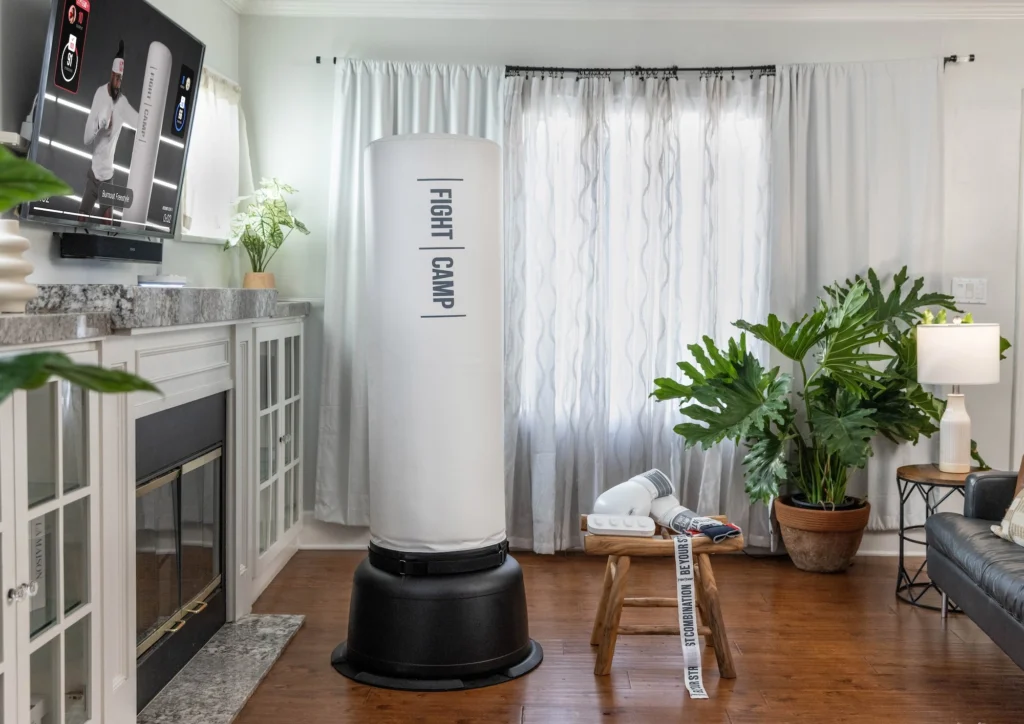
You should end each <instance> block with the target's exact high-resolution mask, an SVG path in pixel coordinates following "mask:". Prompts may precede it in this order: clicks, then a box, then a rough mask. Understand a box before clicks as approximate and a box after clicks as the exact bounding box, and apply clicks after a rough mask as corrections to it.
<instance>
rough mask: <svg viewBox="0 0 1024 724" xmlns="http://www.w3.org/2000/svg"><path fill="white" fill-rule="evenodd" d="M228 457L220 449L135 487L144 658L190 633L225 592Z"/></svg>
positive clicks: (139, 618) (138, 623) (138, 603)
mask: <svg viewBox="0 0 1024 724" xmlns="http://www.w3.org/2000/svg"><path fill="white" fill-rule="evenodd" d="M222 456H223V451H222V448H220V447H218V448H216V449H214V450H211V451H209V452H207V453H204V454H202V455H200V456H198V457H196V458H194V459H192V460H190V461H188V462H186V463H185V464H183V465H181V466H180V467H176V468H174V469H173V470H171V471H169V472H166V473H164V474H162V475H159V476H157V477H155V478H152V479H151V480H148V481H145V482H143V483H142V484H141V485H139V486H138V488H137V489H136V492H135V496H136V559H135V575H136V581H137V584H136V612H137V613H136V637H137V638H136V645H137V653H138V655H139V656H142V655H144V654H145V653H146V652H147V651H148V650H149V649H150V648H152V647H153V646H155V645H156V644H157V643H159V642H160V641H161V640H162V639H163V638H164V637H166V636H168V635H170V634H174V633H177V632H178V631H181V630H182V629H183V628H185V626H187V625H188V623H189V621H190V619H191V615H194V614H198V613H200V612H202V611H203V610H204V609H205V606H206V600H207V599H208V598H209V597H210V596H211V595H212V594H213V593H214V592H216V591H217V590H218V589H219V588H220V587H221V583H222V581H223V575H222V574H223V570H222V561H223V550H222V546H223V541H222V537H223V530H222V520H223V518H222V511H221V506H222V500H223V484H222V471H223V467H222V462H223V461H222Z"/></svg>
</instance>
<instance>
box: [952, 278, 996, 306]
mask: <svg viewBox="0 0 1024 724" xmlns="http://www.w3.org/2000/svg"><path fill="white" fill-rule="evenodd" d="M952 287H953V288H952V290H951V292H950V293H951V294H952V295H953V300H954V301H955V302H956V303H957V304H987V303H988V279H985V278H982V277H953V284H952Z"/></svg>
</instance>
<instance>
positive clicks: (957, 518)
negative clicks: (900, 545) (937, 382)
mask: <svg viewBox="0 0 1024 724" xmlns="http://www.w3.org/2000/svg"><path fill="white" fill-rule="evenodd" d="M1016 482H1017V474H1016V473H1004V472H996V471H989V472H984V473H972V474H971V475H968V476H967V482H966V488H965V491H964V492H965V494H966V499H965V501H964V514H963V515H958V514H956V513H938V514H936V515H933V516H932V517H931V518H929V519H928V524H927V525H926V526H925V530H926V536H927V540H928V575H929V576H930V577H931V579H932V580H933V581H934V582H935V584H936V585H937V586H938V587H939V588H940V589H941V590H942V591H943V592H944V593H945V594H946V595H947V596H948V597H949V599H950V600H951V601H955V602H956V604H957V605H959V606H960V608H961V609H963V611H964V613H966V614H967V615H968V616H970V617H971V620H973V621H974V622H975V623H976V624H978V627H979V628H981V630H982V631H984V632H985V633H986V634H988V635H989V637H990V638H991V639H992V640H993V641H995V642H996V643H997V644H998V645H999V647H1000V648H1001V649H1002V650H1003V651H1005V652H1006V653H1007V655H1008V656H1009V657H1010V658H1011V659H1013V661H1014V662H1015V663H1016V664H1017V666H1020V667H1021V668H1022V669H1024V546H1019V545H1017V544H1015V543H1011V542H1010V541H1006V540H1003V539H1002V538H1000V537H999V536H997V535H996V534H995V533H993V532H992V525H993V524H996V523H999V522H1000V521H1001V520H1002V518H1003V515H1004V514H1005V513H1006V509H1007V508H1008V507H1010V503H1011V502H1012V501H1013V491H1014V487H1015V486H1016Z"/></svg>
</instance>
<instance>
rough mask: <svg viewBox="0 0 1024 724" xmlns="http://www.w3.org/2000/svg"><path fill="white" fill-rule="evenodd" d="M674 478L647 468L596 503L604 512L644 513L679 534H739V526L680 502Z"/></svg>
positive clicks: (597, 510)
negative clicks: (707, 515) (671, 479)
mask: <svg viewBox="0 0 1024 724" xmlns="http://www.w3.org/2000/svg"><path fill="white" fill-rule="evenodd" d="M674 492H675V491H674V490H673V488H672V481H670V480H669V479H668V477H667V476H666V475H665V473H663V472H661V471H660V470H648V471H647V472H646V473H642V474H640V475H637V476H635V477H632V478H630V479H629V480H627V481H626V482H624V483H619V484H618V485H616V486H615V487H613V488H611V489H609V490H606V491H605V492H604V493H602V494H601V495H600V497H598V499H597V500H596V501H595V502H594V512H595V513H599V514H601V515H614V516H620V515H643V516H648V517H651V518H654V520H655V521H657V522H658V523H659V524H660V525H663V526H665V527H666V528H669V529H670V530H673V531H675V532H676V533H679V534H681V535H682V534H688V535H706V536H707V537H708V538H711V539H712V540H713V541H715V542H716V543H720V542H721V541H723V540H725V539H726V538H732V537H734V536H737V535H739V534H740V529H739V528H737V527H736V526H734V525H731V524H728V523H719V522H718V521H717V520H715V519H714V518H705V517H702V516H698V515H697V514H696V513H694V512H693V511H692V510H690V509H689V508H686V507H684V506H682V505H680V503H679V499H678V498H676V497H675V496H674V495H673V493H674Z"/></svg>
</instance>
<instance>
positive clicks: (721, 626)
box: [698, 553, 736, 679]
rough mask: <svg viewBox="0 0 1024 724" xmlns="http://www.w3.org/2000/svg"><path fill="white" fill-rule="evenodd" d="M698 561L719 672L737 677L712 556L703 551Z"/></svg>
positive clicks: (731, 677) (724, 676)
mask: <svg viewBox="0 0 1024 724" xmlns="http://www.w3.org/2000/svg"><path fill="white" fill-rule="evenodd" d="M698 561H699V563H698V565H699V567H700V580H701V587H702V588H703V589H704V590H703V592H702V593H703V598H704V606H705V608H706V609H707V612H708V621H707V625H708V627H709V628H710V629H711V638H712V641H713V642H714V645H715V658H717V659H718V673H719V674H720V675H721V677H722V678H723V679H735V678H736V667H735V666H734V665H733V661H732V651H731V650H730V649H729V637H728V635H726V633H725V619H723V618H722V605H721V602H720V601H719V600H718V584H717V583H716V582H715V573H714V571H713V570H712V569H711V557H710V556H708V554H707V553H701V554H700V555H699V556H698Z"/></svg>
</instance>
